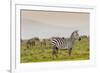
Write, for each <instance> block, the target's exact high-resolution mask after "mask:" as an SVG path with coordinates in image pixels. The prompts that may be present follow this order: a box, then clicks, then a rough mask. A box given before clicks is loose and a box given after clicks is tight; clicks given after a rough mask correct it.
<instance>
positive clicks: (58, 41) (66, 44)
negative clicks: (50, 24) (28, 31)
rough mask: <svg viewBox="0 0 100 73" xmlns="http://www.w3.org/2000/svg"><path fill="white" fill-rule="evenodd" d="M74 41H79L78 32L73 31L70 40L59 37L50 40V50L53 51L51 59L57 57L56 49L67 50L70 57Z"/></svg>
mask: <svg viewBox="0 0 100 73" xmlns="http://www.w3.org/2000/svg"><path fill="white" fill-rule="evenodd" d="M75 40H81V39H80V38H79V34H78V31H74V32H73V33H72V34H71V36H70V38H60V37H53V38H51V43H52V49H53V52H52V55H53V58H54V55H56V56H57V54H58V49H67V50H68V53H69V56H70V55H71V50H72V48H73V45H74V41H75Z"/></svg>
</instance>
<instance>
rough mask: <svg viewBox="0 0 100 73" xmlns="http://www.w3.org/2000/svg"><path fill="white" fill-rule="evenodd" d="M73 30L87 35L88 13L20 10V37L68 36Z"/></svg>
mask: <svg viewBox="0 0 100 73" xmlns="http://www.w3.org/2000/svg"><path fill="white" fill-rule="evenodd" d="M74 30H78V31H79V34H80V35H89V14H88V13H74V12H49V11H31V10H30V11H29V10H22V11H21V38H22V39H30V38H32V37H39V38H50V37H70V35H71V33H72V32H73V31H74Z"/></svg>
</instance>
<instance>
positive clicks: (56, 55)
mask: <svg viewBox="0 0 100 73" xmlns="http://www.w3.org/2000/svg"><path fill="white" fill-rule="evenodd" d="M56 57H58V48H57V47H56Z"/></svg>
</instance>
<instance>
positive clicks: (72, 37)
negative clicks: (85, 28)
mask: <svg viewBox="0 0 100 73" xmlns="http://www.w3.org/2000/svg"><path fill="white" fill-rule="evenodd" d="M77 32H78V30H75V31H74V32H72V34H71V36H70V38H71V39H72V40H74V36H73V35H74V34H75V33H77Z"/></svg>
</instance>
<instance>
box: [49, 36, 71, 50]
mask: <svg viewBox="0 0 100 73" xmlns="http://www.w3.org/2000/svg"><path fill="white" fill-rule="evenodd" d="M51 40H52V46H55V47H57V48H59V49H70V48H72V46H73V45H72V44H73V42H72V41H71V39H69V38H60V37H59V38H58V37H57V38H56V37H55V38H52V39H51Z"/></svg>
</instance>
